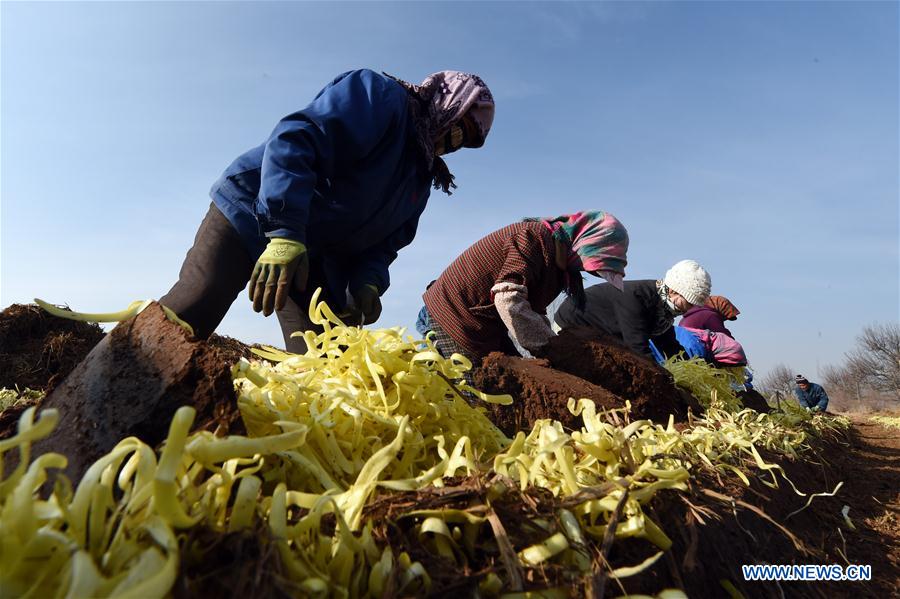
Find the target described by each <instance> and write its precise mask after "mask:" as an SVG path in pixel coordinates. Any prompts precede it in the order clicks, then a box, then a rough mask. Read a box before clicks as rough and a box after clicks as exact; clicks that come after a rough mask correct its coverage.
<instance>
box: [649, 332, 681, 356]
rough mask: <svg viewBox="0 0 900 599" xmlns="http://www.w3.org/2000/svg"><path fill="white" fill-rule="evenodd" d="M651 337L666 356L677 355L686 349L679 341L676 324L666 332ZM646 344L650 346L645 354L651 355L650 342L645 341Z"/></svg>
mask: <svg viewBox="0 0 900 599" xmlns="http://www.w3.org/2000/svg"><path fill="white" fill-rule="evenodd" d="M649 339H652V340H653V344H654V345H655V346H656V347H657V349H658V350H659V351H660V352H661V353H662V354H663V355H664V356H665V357H666V358H671V357H672V356H677V355H678V354H680V353H681V352H683V351H685V348H684V347H682V346H681V344H680V343H678V339H677V338H676V336H675V327H674V326H672V327H669V328H668V329H666V331H665V332H663V333H660V334H659V335H653V336H652V337H650V338H649ZM644 345H645V346H647V347H648V349H647V351H646V352H645V353H644V355H646V356H650V355H651V354H650V350H649V344H648V343H647V342H645V343H644Z"/></svg>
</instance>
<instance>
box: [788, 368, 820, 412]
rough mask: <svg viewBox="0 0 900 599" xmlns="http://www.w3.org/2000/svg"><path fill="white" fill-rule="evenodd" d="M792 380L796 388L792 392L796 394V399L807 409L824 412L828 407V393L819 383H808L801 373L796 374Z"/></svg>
mask: <svg viewBox="0 0 900 599" xmlns="http://www.w3.org/2000/svg"><path fill="white" fill-rule="evenodd" d="M794 381H795V382H796V383H797V388H796V389H794V393H795V394H796V395H797V401H799V402H800V405H801V406H802V407H804V408H806V409H807V410H812V411H817V412H824V411H825V409H826V408H827V407H828V395H827V394H826V393H825V389H823V388H822V386H821V385H817V384H815V383H810V382H809V381H808V380H806V377H804V376H803V375H802V374H798V375H797V376H796V377H795V378H794Z"/></svg>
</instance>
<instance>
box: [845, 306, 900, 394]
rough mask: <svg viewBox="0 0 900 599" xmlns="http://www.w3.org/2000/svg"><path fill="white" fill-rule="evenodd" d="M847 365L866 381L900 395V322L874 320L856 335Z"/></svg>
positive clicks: (880, 388) (869, 384)
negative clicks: (888, 322)
mask: <svg viewBox="0 0 900 599" xmlns="http://www.w3.org/2000/svg"><path fill="white" fill-rule="evenodd" d="M847 368H849V369H850V370H854V371H856V372H857V373H858V376H859V377H860V378H861V379H862V381H863V382H864V384H865V385H867V386H869V387H871V388H872V389H875V390H877V391H881V392H883V393H888V394H891V395H893V396H894V397H895V398H898V399H900V325H898V324H897V323H890V324H877V323H876V324H872V325H869V326H867V327H865V328H863V331H862V334H861V335H860V336H859V337H857V338H856V349H854V350H853V351H852V352H849V353H848V354H847Z"/></svg>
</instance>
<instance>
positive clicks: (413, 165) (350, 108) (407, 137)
mask: <svg viewBox="0 0 900 599" xmlns="http://www.w3.org/2000/svg"><path fill="white" fill-rule="evenodd" d="M413 127H414V125H413V122H412V118H411V117H410V112H409V107H408V94H407V91H406V90H405V89H404V88H403V87H402V86H401V85H400V84H398V83H397V82H396V81H393V80H392V79H389V78H387V77H385V76H384V75H380V74H378V73H375V72H374V71H370V70H365V69H364V70H359V71H350V72H348V73H344V74H343V75H340V76H339V77H337V78H336V79H335V80H334V81H332V82H331V83H330V84H328V85H327V86H326V87H325V88H324V89H323V90H322V91H321V92H319V94H318V95H317V96H316V97H315V99H314V100H313V101H312V102H311V103H310V104H309V106H307V107H306V108H304V109H303V110H300V111H298V112H295V113H294V114H291V115H289V116H286V117H285V118H284V119H282V120H281V121H280V122H279V123H278V125H277V126H276V127H275V130H274V131H273V132H272V134H271V135H270V136H269V138H268V139H267V140H266V141H265V143H263V144H261V145H259V146H257V147H255V148H253V149H252V150H249V151H247V152H246V153H244V154H242V155H241V156H239V157H238V158H237V159H236V160H235V161H234V162H233V163H232V164H231V166H229V167H228V168H227V169H226V170H225V172H224V173H223V174H222V177H221V178H219V180H218V181H216V183H215V184H214V185H213V187H212V189H211V190H210V195H211V196H212V199H213V201H214V202H215V204H216V206H217V207H218V208H219V209H220V210H221V211H222V213H223V214H224V215H225V216H226V218H228V220H229V221H230V222H231V224H232V225H233V226H234V227H235V229H236V230H237V231H238V233H239V234H240V236H241V239H242V240H243V242H244V245H245V246H246V248H247V250H248V251H249V252H250V255H251V258H252V259H253V260H256V258H257V257H258V256H259V254H261V253H262V251H263V249H264V248H265V245H266V243H268V239H267V238H269V237H284V238H288V239H293V240H296V241H300V242H302V243H305V244H306V246H307V248H308V250H309V255H310V261H311V262H316V261H318V263H320V264H321V271H323V272H324V278H325V279H326V280H325V281H311V284H324V285H325V286H326V290H328V291H329V292H330V296H331V297H332V298H333V299H334V300H336V301H337V302H338V304H342V303H343V300H344V296H345V294H344V290H345V289H346V288H347V285H348V284H349V286H350V289H351V290H354V289H358V288H359V287H362V286H363V285H365V284H368V283H371V284H374V285H376V286H377V287H378V289H379V290H380V291H381V292H382V293H383V292H384V291H385V290H386V289H387V288H388V286H389V285H390V278H389V276H388V266H389V265H390V264H391V262H393V261H394V259H395V258H396V257H397V251H398V250H399V249H400V248H402V247H404V246H406V245H408V244H409V243H410V242H411V241H412V239H413V237H415V234H416V227H417V226H418V222H419V216H420V215H421V214H422V211H423V210H424V209H425V204H426V202H427V200H428V196H429V193H430V191H431V185H430V178H429V177H428V176H427V173H425V172H424V171H425V167H424V160H422V159H421V158H420V152H419V151H418V149H417V148H416V146H415V144H414V143H412V141H411V140H412V138H413V137H414V131H413ZM316 271H317V269H315V268H313V269H311V272H316ZM339 307H340V306H339Z"/></svg>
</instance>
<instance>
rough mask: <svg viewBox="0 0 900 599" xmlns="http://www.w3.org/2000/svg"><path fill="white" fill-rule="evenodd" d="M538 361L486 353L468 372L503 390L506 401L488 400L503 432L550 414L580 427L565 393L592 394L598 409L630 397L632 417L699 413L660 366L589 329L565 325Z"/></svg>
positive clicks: (662, 418)
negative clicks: (510, 402)
mask: <svg viewBox="0 0 900 599" xmlns="http://www.w3.org/2000/svg"><path fill="white" fill-rule="evenodd" d="M542 358H544V359H541V360H526V359H523V358H518V357H511V356H505V355H503V354H499V353H494V354H490V355H489V356H488V357H486V358H485V359H484V361H483V362H482V365H481V367H480V368H477V369H475V371H474V372H473V373H472V379H473V381H474V383H475V387H477V388H479V389H481V390H483V391H485V392H487V393H508V394H510V395H512V396H513V398H514V399H515V401H514V403H513V405H511V406H498V405H491V406H490V412H491V416H492V418H493V420H494V422H495V423H496V424H497V426H498V427H499V428H500V429H501V430H503V431H504V432H505V433H506V434H508V435H509V434H513V433H515V431H517V430H522V429H528V428H530V427H531V426H532V425H533V424H534V422H535V420H537V419H539V418H553V419H555V420H559V421H560V422H562V423H563V425H564V426H567V427H570V428H576V429H577V428H580V426H581V418H580V417H577V418H576V417H575V416H572V414H571V413H570V412H569V410H568V407H567V404H568V400H569V398H570V397H571V398H575V399H581V398H586V399H591V400H593V401H594V402H595V403H596V404H597V407H598V408H603V409H609V408H622V407H624V406H625V400H628V401H630V402H631V407H632V417H634V418H649V419H651V420H654V421H656V422H659V423H662V424H665V423H666V422H667V421H668V419H669V415H670V414H672V415H674V416H675V420H676V421H684V420H686V419H687V414H688V410H689V409H693V411H694V412H695V413H700V412H701V407H700V405H699V403H697V400H696V399H695V398H694V397H693V396H692V395H691V394H690V393H688V392H687V391H685V390H683V389H681V388H679V387H677V386H676V385H675V383H674V380H673V379H672V376H671V375H670V374H669V373H668V371H666V370H665V369H664V368H662V367H660V366H658V365H656V364H655V363H653V362H650V361H649V360H646V359H644V358H643V357H641V356H639V355H637V354H635V353H633V352H632V351H631V350H629V349H628V348H626V347H624V346H623V345H621V344H620V343H619V342H617V341H615V340H613V339H611V338H609V337H605V336H603V335H602V334H601V333H598V332H597V331H595V330H592V329H573V330H566V331H563V332H562V333H560V334H559V335H557V336H556V337H554V338H553V339H552V340H551V341H550V343H549V345H548V347H547V348H546V350H545V351H544V354H543V356H542Z"/></svg>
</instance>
